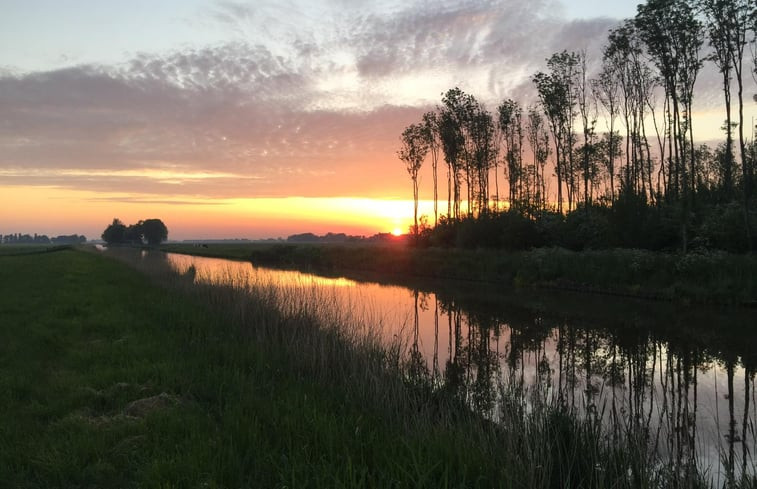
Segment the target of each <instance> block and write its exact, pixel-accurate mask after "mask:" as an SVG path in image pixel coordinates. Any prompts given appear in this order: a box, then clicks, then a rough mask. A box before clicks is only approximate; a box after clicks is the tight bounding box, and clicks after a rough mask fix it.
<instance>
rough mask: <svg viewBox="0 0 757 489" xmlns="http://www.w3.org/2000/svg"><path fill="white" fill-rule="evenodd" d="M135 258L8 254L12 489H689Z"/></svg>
mask: <svg viewBox="0 0 757 489" xmlns="http://www.w3.org/2000/svg"><path fill="white" fill-rule="evenodd" d="M125 251H126V252H127V253H128V251H129V250H125ZM136 256H138V255H136ZM122 259H124V260H127V261H128V262H129V263H131V264H132V265H133V266H134V267H137V268H139V269H141V271H142V272H144V273H141V272H140V271H138V270H134V269H133V268H131V267H128V266H126V265H124V264H121V263H118V262H116V261H113V260H110V259H108V258H106V257H103V256H100V255H97V254H92V253H84V252H81V251H74V250H64V251H60V252H58V253H50V254H42V255H33V256H32V255H28V256H13V257H0V280H2V283H4V284H12V287H7V288H5V289H4V293H3V294H0V324H2V328H0V331H2V333H1V334H2V337H1V338H0V405H2V406H3V409H4V412H3V416H2V417H1V418H0V474H2V475H3V477H2V478H0V487H14V488H15V487H20V488H32V487H229V488H231V487H281V488H283V487H289V488H295V487H345V488H352V487H357V488H359V487H382V488H383V487H397V488H400V487H408V488H411V487H412V488H415V487H421V488H422V487H434V488H436V487H482V488H483V487H669V486H670V485H671V483H676V482H678V483H679V485H680V481H678V475H675V476H670V475H666V472H665V470H659V469H660V468H661V467H662V468H663V469H665V468H666V467H665V465H664V462H661V461H659V460H658V459H656V458H654V454H650V453H649V452H648V451H647V449H646V447H645V446H644V445H643V444H641V445H634V444H633V443H632V442H630V441H627V440H626V441H624V440H614V439H611V438H610V436H609V434H607V433H605V432H604V431H603V430H602V428H601V422H599V421H598V420H592V419H583V420H580V419H578V418H576V417H574V416H572V415H571V414H570V413H568V412H565V411H564V410H562V409H561V407H560V406H555V405H541V406H539V409H530V410H526V409H524V408H523V404H522V399H521V400H517V399H515V400H513V402H510V403H508V402H504V403H503V405H502V409H501V411H502V412H501V413H500V416H499V418H500V420H501V423H500V424H497V425H495V424H494V423H492V422H490V421H487V420H485V419H482V418H480V417H479V416H478V415H476V414H475V413H473V412H472V411H471V410H469V409H468V408H467V407H466V405H465V403H464V401H463V400H461V399H458V398H457V397H456V395H455V393H454V392H450V391H447V390H445V388H443V387H441V388H440V387H439V386H434V385H432V384H430V383H429V382H427V381H426V379H425V377H424V376H423V375H422V374H421V375H414V376H413V377H411V376H410V375H409V370H408V369H407V366H406V365H405V364H404V362H403V359H402V358H401V355H400V354H399V353H398V351H399V350H396V351H395V350H393V349H392V347H391V345H390V346H389V348H387V347H386V346H382V345H381V344H379V343H378V342H377V341H376V338H375V337H374V336H372V335H370V334H365V333H366V332H368V333H370V330H371V329H370V325H360V324H355V323H354V321H355V319H356V318H350V317H349V315H343V314H340V312H339V311H336V310H335V311H333V313H334V314H333V315H332V316H331V317H332V319H330V320H329V321H328V322H316V321H315V320H314V319H313V317H312V315H311V314H310V313H309V308H311V307H316V306H318V307H325V308H329V307H331V305H329V304H321V305H314V304H309V303H308V302H307V301H301V298H299V297H292V295H291V294H287V293H286V292H287V291H286V290H285V289H284V290H278V291H277V290H271V289H258V288H256V286H255V285H254V284H253V285H249V284H248V285H240V286H226V287H224V286H217V285H216V286H212V285H200V284H194V283H193V282H192V280H191V278H192V274H191V273H187V274H185V275H177V274H176V273H173V272H171V271H170V270H168V269H166V268H165V267H164V265H165V264H164V262H162V261H161V260H160V258H157V259H155V260H152V259H139V258H137V257H135V256H134V255H133V254H131V255H130V256H125V257H122ZM145 274H149V275H145ZM357 319H359V318H357ZM348 321H353V322H352V323H350V322H348ZM416 374H417V372H416ZM135 401H137V402H138V403H140V404H139V409H137V408H136V407H135V405H134V404H133V403H134V402H135Z"/></svg>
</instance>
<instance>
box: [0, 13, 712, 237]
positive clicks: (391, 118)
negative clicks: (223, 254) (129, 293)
mask: <svg viewBox="0 0 757 489" xmlns="http://www.w3.org/2000/svg"><path fill="white" fill-rule="evenodd" d="M635 11H636V2H635V1H628V0H619V1H611V2H595V1H591V0H581V1H570V2H568V1H565V2H562V1H560V0H458V1H444V0H443V1H431V0H402V1H395V0H330V1H325V0H320V1H316V0H279V1H266V0H254V1H229V0H162V1H155V0H133V1H131V2H102V1H94V0H92V1H85V0H68V1H60V0H25V1H23V2H21V1H17V0H0V12H2V16H0V234H8V233H16V232H21V233H35V232H36V233H40V234H42V233H44V234H48V235H51V236H54V235H58V234H72V233H76V234H84V235H85V236H87V237H88V238H90V239H94V238H98V237H99V236H100V234H101V233H102V231H103V229H104V228H105V227H106V226H107V225H108V224H109V223H110V222H111V221H112V219H113V218H114V217H118V218H120V219H121V220H122V221H124V222H126V223H133V222H136V221H138V220H140V219H148V218H160V219H162V220H163V221H164V222H165V223H166V225H167V226H168V229H169V238H170V239H192V238H198V239H202V238H206V239H210V238H250V239H258V238H269V237H286V236H288V235H290V234H295V233H300V232H315V233H318V234H322V233H325V232H328V231H333V232H346V233H348V234H358V235H372V234H374V233H377V232H388V231H392V230H393V229H395V228H399V229H403V230H404V229H407V227H408V226H409V225H410V224H411V222H412V212H413V204H412V187H411V183H410V180H409V178H408V175H407V173H406V171H405V169H404V165H403V164H402V162H401V161H399V159H398V158H397V155H396V151H397V149H398V147H399V135H400V133H401V132H402V130H403V129H404V128H405V127H406V126H407V125H408V124H410V123H412V122H416V121H418V120H419V119H420V117H421V115H422V113H423V112H424V111H426V110H430V109H432V108H433V107H435V106H436V105H437V104H438V103H439V101H440V99H441V93H442V92H444V91H446V90H447V89H449V88H452V87H455V86H458V87H460V88H461V89H463V90H464V91H466V92H468V93H471V94H473V95H475V96H476V97H477V98H478V99H479V100H481V101H482V102H484V103H485V104H486V105H487V107H489V108H491V109H493V108H494V107H496V105H497V104H498V103H499V102H500V101H501V100H503V99H504V98H508V97H509V98H513V99H516V100H519V101H521V102H522V103H524V104H528V103H533V102H534V101H535V90H534V89H533V87H532V84H531V81H530V77H531V76H532V75H533V74H534V73H536V72H537V71H539V70H544V69H545V59H546V58H547V57H549V56H550V55H551V54H552V53H554V52H558V51H561V50H563V49H568V50H585V51H586V52H587V57H588V58H589V59H590V60H592V59H594V60H597V59H598V58H599V53H600V50H601V47H602V45H603V44H604V42H605V40H606V36H607V32H608V30H609V29H610V28H612V27H614V26H616V25H617V24H618V22H619V20H620V19H622V18H625V17H629V16H632V15H633V14H634V13H635ZM699 83H700V85H702V86H703V87H704V88H703V93H704V96H703V97H702V101H701V102H700V103H701V105H700V110H701V111H702V118H701V120H702V121H704V123H703V124H701V127H702V129H700V130H701V131H704V132H702V134H703V135H704V136H703V138H704V139H706V138H707V136H708V135H711V134H714V133H716V132H717V128H718V127H719V125H720V123H721V121H722V119H723V116H722V114H721V113H720V112H722V110H719V106H718V103H719V98H718V92H717V77H716V76H715V75H712V74H711V75H709V77H708V76H705V75H703V76H702V77H701V81H700V82H699ZM713 128H714V129H713ZM708 131H709V132H708ZM421 180H422V181H421V199H424V201H423V202H422V205H421V212H422V213H427V214H431V213H432V210H431V204H430V202H429V201H428V200H427V199H429V198H430V177H429V176H428V175H426V174H423V175H422V177H421Z"/></svg>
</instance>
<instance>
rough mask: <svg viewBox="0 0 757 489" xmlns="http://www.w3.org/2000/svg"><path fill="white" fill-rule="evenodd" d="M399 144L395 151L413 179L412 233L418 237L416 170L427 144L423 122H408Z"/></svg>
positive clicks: (426, 150)
mask: <svg viewBox="0 0 757 489" xmlns="http://www.w3.org/2000/svg"><path fill="white" fill-rule="evenodd" d="M400 141H401V146H400V149H399V150H398V151H397V155H398V156H399V158H400V160H402V161H403V162H404V163H405V168H406V169H407V172H408V174H409V175H410V178H411V180H412V181H413V234H414V235H415V237H416V238H417V237H418V172H419V171H420V169H421V166H422V165H423V160H424V159H425V158H426V154H427V153H428V149H429V144H428V138H427V136H426V130H425V126H424V125H423V124H410V125H409V126H408V127H407V128H405V130H404V131H402V136H401V138H400Z"/></svg>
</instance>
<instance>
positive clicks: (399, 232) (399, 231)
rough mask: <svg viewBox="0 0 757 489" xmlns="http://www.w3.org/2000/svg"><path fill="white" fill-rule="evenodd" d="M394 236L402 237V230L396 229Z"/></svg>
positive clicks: (393, 231)
mask: <svg viewBox="0 0 757 489" xmlns="http://www.w3.org/2000/svg"><path fill="white" fill-rule="evenodd" d="M392 234H393V235H395V236H402V230H401V229H400V228H394V229H393V230H392Z"/></svg>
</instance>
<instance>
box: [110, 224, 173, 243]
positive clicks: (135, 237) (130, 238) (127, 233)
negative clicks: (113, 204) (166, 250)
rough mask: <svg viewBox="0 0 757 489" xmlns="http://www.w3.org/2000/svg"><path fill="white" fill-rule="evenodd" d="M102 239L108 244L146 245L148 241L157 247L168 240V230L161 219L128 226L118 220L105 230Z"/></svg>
mask: <svg viewBox="0 0 757 489" xmlns="http://www.w3.org/2000/svg"><path fill="white" fill-rule="evenodd" d="M102 239H103V241H105V242H106V243H108V244H125V243H129V244H144V242H145V241H147V244H149V245H151V246H155V245H159V244H160V243H162V242H163V241H165V240H166V239H168V228H167V227H166V225H165V224H163V221H161V220H160V219H147V220H144V221H139V222H137V223H136V224H130V225H128V226H127V225H125V224H124V223H123V222H121V220H120V219H118V218H116V219H113V222H112V223H111V224H110V225H109V226H108V227H107V228H105V231H103V234H102Z"/></svg>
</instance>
